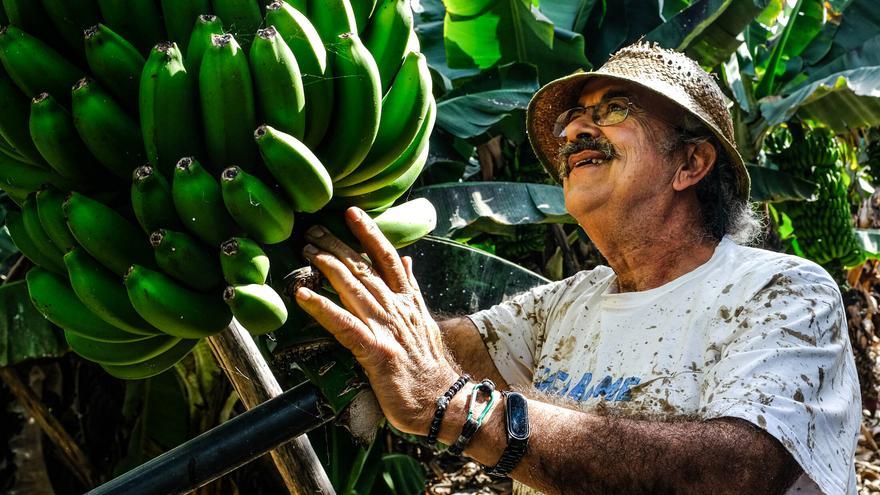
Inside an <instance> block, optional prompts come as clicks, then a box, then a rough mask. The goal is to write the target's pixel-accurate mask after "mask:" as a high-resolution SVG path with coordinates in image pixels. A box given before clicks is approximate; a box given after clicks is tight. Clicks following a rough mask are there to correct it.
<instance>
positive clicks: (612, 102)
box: [553, 98, 629, 137]
mask: <svg viewBox="0 0 880 495" xmlns="http://www.w3.org/2000/svg"><path fill="white" fill-rule="evenodd" d="M587 112H591V113H592V118H593V122H594V123H595V124H596V125H598V126H609V125H614V124H619V123H621V122H623V121H624V120H626V117H627V115H629V100H628V99H626V98H610V99H608V100H605V101H601V102H599V103H598V104H597V105H590V106H588V107H574V108H570V109H568V110H566V111H565V112H562V113H561V114H560V115H559V117H557V118H556V122H554V123H553V135H554V136H556V137H565V128H566V127H568V125H569V124H571V123H572V122H573V121H575V120H577V119H579V118H580V117H581V116H583V115H584V114H585V113H587Z"/></svg>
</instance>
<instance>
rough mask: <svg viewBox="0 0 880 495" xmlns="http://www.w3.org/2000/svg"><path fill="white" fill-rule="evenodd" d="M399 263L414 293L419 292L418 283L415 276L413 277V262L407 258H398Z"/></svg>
mask: <svg viewBox="0 0 880 495" xmlns="http://www.w3.org/2000/svg"><path fill="white" fill-rule="evenodd" d="M400 261H401V263H403V269H404V271H405V272H406V277H407V278H408V279H409V285H410V286H412V288H413V289H414V290H416V291H419V292H420V291H421V289H419V282H418V281H417V280H416V276H415V275H413V260H412V258H410V257H409V256H404V257H402V258H400Z"/></svg>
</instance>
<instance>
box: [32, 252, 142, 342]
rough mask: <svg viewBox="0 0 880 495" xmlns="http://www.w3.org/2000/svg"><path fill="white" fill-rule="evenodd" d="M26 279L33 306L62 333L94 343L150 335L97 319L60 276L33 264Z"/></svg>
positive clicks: (137, 338) (133, 339) (120, 340)
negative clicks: (124, 329) (122, 328)
mask: <svg viewBox="0 0 880 495" xmlns="http://www.w3.org/2000/svg"><path fill="white" fill-rule="evenodd" d="M26 278H27V286H28V293H29V294H30V299H31V302H33V304H34V307H35V308H36V309H37V311H39V312H40V314H42V315H43V317H44V318H46V319H47V320H49V321H51V322H52V323H54V324H55V325H58V326H59V327H61V328H62V329H64V330H65V332H70V333H72V334H76V335H78V336H80V337H84V338H87V339H91V340H92V341H97V342H116V343H123V342H125V343H130V342H137V341H141V340H144V339H148V338H150V336H144V335H135V334H132V333H128V332H125V331H123V330H121V329H119V328H116V327H114V326H113V325H111V324H109V323H107V322H105V321H104V320H102V319H100V318H98V316H97V315H95V314H94V313H92V312H91V311H89V309H88V308H87V307H85V305H83V303H82V302H80V300H79V299H78V298H77V297H76V294H74V292H73V289H71V288H70V285H69V284H68V283H67V281H66V280H65V279H64V278H63V277H60V276H58V275H55V274H52V273H50V272H48V271H46V270H44V269H42V268H40V267H34V268H31V269H30V270H29V271H28V274H27V277H26Z"/></svg>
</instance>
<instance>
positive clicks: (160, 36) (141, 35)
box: [98, 0, 165, 54]
mask: <svg viewBox="0 0 880 495" xmlns="http://www.w3.org/2000/svg"><path fill="white" fill-rule="evenodd" d="M98 6H99V7H100V8H101V15H102V16H103V18H104V24H106V25H108V26H110V28H111V29H113V31H116V32H117V33H119V34H120V35H122V36H124V37H125V39H127V40H129V41H130V42H131V44H133V45H134V46H136V47H137V49H138V50H139V51H140V52H141V54H147V53H149V51H150V48H152V47H153V45H155V44H156V43H158V42H160V41H162V40H164V39H165V28H164V26H162V16H161V14H160V13H159V6H158V5H157V3H156V1H155V0H98Z"/></svg>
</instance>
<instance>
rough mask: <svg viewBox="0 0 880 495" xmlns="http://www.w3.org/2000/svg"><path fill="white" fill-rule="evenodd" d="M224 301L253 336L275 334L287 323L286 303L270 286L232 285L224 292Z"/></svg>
mask: <svg viewBox="0 0 880 495" xmlns="http://www.w3.org/2000/svg"><path fill="white" fill-rule="evenodd" d="M223 300H224V301H226V304H228V305H229V308H230V309H232V315H233V316H234V317H235V319H236V320H238V322H239V323H241V324H242V325H243V326H244V327H245V328H246V329H247V330H248V332H250V333H251V334H252V335H263V334H265V333H269V332H273V331H275V330H278V329H279V328H281V325H283V324H284V322H285V321H287V307H286V306H284V301H282V300H281V296H279V295H278V293H277V292H275V289H273V288H272V287H270V286H268V285H258V284H250V285H230V286H229V287H227V288H226V290H224V291H223Z"/></svg>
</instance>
